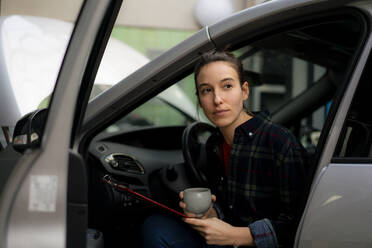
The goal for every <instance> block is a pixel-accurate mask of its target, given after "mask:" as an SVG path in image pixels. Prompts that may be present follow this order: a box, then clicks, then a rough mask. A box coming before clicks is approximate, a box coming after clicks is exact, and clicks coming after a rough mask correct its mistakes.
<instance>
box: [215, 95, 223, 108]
mask: <svg viewBox="0 0 372 248" xmlns="http://www.w3.org/2000/svg"><path fill="white" fill-rule="evenodd" d="M221 103H222V97H221V95H220V94H219V93H218V92H214V104H216V105H219V104H221Z"/></svg>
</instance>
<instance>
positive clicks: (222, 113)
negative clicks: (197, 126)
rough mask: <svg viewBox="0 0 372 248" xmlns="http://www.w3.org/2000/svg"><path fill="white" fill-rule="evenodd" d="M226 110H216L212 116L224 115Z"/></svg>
mask: <svg viewBox="0 0 372 248" xmlns="http://www.w3.org/2000/svg"><path fill="white" fill-rule="evenodd" d="M227 111H228V110H227V109H223V110H216V111H214V112H213V114H214V115H217V116H219V115H224V114H225V113H227Z"/></svg>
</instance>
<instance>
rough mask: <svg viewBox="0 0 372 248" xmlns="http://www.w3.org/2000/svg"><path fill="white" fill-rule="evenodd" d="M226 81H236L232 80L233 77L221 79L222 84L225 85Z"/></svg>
mask: <svg viewBox="0 0 372 248" xmlns="http://www.w3.org/2000/svg"><path fill="white" fill-rule="evenodd" d="M225 81H234V79H233V78H231V77H227V78H224V79H221V81H220V82H221V83H223V82H225Z"/></svg>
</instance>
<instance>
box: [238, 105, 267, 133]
mask: <svg viewBox="0 0 372 248" xmlns="http://www.w3.org/2000/svg"><path fill="white" fill-rule="evenodd" d="M253 114H254V116H253V117H252V118H251V119H249V120H248V121H246V122H244V123H243V124H241V125H240V126H238V127H237V128H236V129H235V135H236V134H240V133H242V132H244V133H246V134H247V135H248V136H250V137H252V136H253V135H254V134H255V133H256V131H257V130H258V129H259V128H260V127H261V126H262V125H263V124H264V123H267V122H271V120H270V113H269V112H268V111H261V112H253Z"/></svg>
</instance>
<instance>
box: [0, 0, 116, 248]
mask: <svg viewBox="0 0 372 248" xmlns="http://www.w3.org/2000/svg"><path fill="white" fill-rule="evenodd" d="M120 5H121V1H117V0H87V1H85V2H84V3H83V5H82V8H81V11H80V13H79V17H78V21H77V23H76V26H75V29H74V31H73V34H72V37H71V40H70V43H69V45H68V49H67V52H66V54H65V56H64V60H63V64H62V66H61V69H60V72H59V75H58V79H57V83H56V87H55V89H54V93H53V97H52V102H51V104H50V106H49V111H48V117H47V121H46V123H45V130H44V134H43V139H42V141H41V145H40V147H38V148H35V149H32V150H28V151H27V152H26V153H25V154H24V155H23V156H22V157H21V158H20V159H19V161H18V163H17V164H16V165H15V168H14V169H13V172H12V174H11V175H10V176H9V179H8V181H7V183H6V185H5V187H4V189H3V191H2V195H1V205H0V230H1V232H0V236H1V237H0V242H1V243H0V247H66V246H72V245H73V244H72V243H71V242H68V240H67V239H68V238H69V237H70V236H69V233H70V230H69V229H68V226H71V225H69V221H70V220H69V209H68V207H67V199H68V197H69V196H68V180H70V178H69V175H68V173H69V166H70V164H71V163H74V164H79V163H81V160H79V158H78V157H79V156H78V155H71V152H70V149H71V148H72V144H73V141H74V136H75V133H76V131H77V130H78V129H79V125H80V121H81V118H82V115H83V113H84V110H85V106H86V104H87V101H88V97H89V94H88V93H89V92H90V89H91V87H92V84H93V81H94V80H93V79H94V76H95V73H96V71H97V67H98V63H99V61H100V59H101V55H102V52H103V50H102V49H103V48H104V45H105V43H106V42H107V39H108V33H110V32H111V29H112V25H113V19H115V18H116V15H117V13H118V10H119V8H120ZM76 157H77V158H78V159H76ZM74 158H75V159H74ZM82 180H84V178H82ZM69 183H70V181H69ZM85 214H86V213H83V216H82V219H84V215H85ZM80 228H84V226H80ZM79 233H83V236H80V237H78V238H77V239H79V240H78V243H77V244H76V245H77V246H85V239H86V236H85V231H84V230H83V232H82V231H81V230H80V231H79ZM74 247H76V246H75V245H74Z"/></svg>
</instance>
